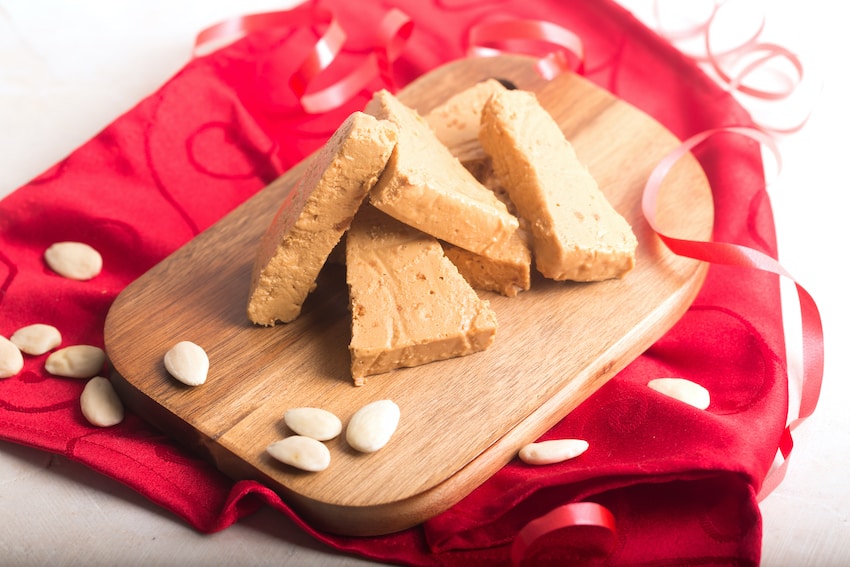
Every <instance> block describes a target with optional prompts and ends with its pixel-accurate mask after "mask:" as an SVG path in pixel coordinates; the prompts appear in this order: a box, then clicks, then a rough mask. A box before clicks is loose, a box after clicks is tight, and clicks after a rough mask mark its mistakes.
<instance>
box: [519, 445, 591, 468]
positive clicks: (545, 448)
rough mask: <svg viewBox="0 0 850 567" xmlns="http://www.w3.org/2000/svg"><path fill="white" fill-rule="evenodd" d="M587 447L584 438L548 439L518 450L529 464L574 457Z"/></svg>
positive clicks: (521, 457)
mask: <svg viewBox="0 0 850 567" xmlns="http://www.w3.org/2000/svg"><path fill="white" fill-rule="evenodd" d="M588 447H589V444H588V443H587V441H585V440H584V439H549V440H548V441H538V442H537V443H529V444H528V445H525V446H524V447H523V448H522V449H520V450H519V458H520V459H522V460H523V462H525V463H528V464H529V465H550V464H552V463H560V462H563V461H566V460H568V459H574V458H576V457H578V456H579V455H581V454H582V453H584V452H585V451H587V448H588Z"/></svg>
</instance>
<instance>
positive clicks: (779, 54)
mask: <svg viewBox="0 0 850 567" xmlns="http://www.w3.org/2000/svg"><path fill="white" fill-rule="evenodd" d="M739 3H740V0H739ZM712 4H713V6H712V9H711V10H710V13H709V15H708V17H707V18H706V19H705V20H704V21H701V22H698V23H696V24H694V25H693V26H690V27H686V28H683V29H681V30H669V29H665V28H664V27H663V25H662V23H661V19H662V18H661V7H660V5H661V2H660V0H654V2H653V15H654V18H655V22H656V25H657V26H658V31H659V33H661V34H662V35H664V36H665V37H666V38H667V39H668V40H671V41H676V40H682V39H689V38H693V37H698V36H700V35H701V36H702V39H703V45H704V48H705V53H704V55H698V54H694V53H688V54H687V55H688V56H689V57H691V58H692V59H694V60H695V61H697V62H701V63H705V64H707V65H708V66H709V67H710V69H711V70H712V71H713V72H714V74H715V76H716V78H717V81H718V82H719V83H720V84H721V85H723V86H724V87H725V88H726V89H727V90H729V91H732V92H739V93H741V94H744V95H747V96H749V97H753V98H755V99H760V100H763V101H773V102H778V101H783V100H787V99H788V98H789V97H790V96H791V95H792V94H793V93H794V92H796V91H797V87H798V86H799V85H800V84H801V83H802V82H803V63H802V60H801V58H800V57H799V56H798V55H797V54H796V53H794V52H793V51H791V50H790V49H788V48H786V47H784V46H782V45H778V44H775V43H770V42H762V41H760V38H761V35H762V33H763V32H764V29H765V24H766V17H765V16H764V14H760V17H759V18H758V22H757V24H756V25H755V27H754V29H753V31H752V33H751V34H750V35H748V36H747V37H745V38H744V39H743V40H741V41H740V42H739V43H738V44H737V45H734V46H732V47H730V48H728V49H726V50H723V51H720V50H718V49H716V48H715V47H714V45H713V44H712V35H713V34H714V33H715V32H716V30H717V27H718V26H719V25H720V24H719V23H718V22H719V21H720V19H721V16H722V15H723V11H724V10H730V9H731V8H730V6H734V5H736V2H734V1H732V0H714V1H713V2H712ZM733 15H734V14H733ZM776 60H783V61H785V62H786V63H787V64H788V66H790V68H792V69H793V70H794V73H795V76H794V77H792V79H791V80H790V81H789V82H788V84H787V85H786V86H784V87H783V88H778V89H775V90H774V89H769V88H759V87H756V86H753V85H751V84H747V83H746V80H747V79H748V78H749V77H750V76H751V75H753V74H754V73H755V72H756V71H758V70H759V69H762V68H764V67H765V66H766V65H768V64H769V63H770V62H773V61H776ZM735 66H739V68H738V69H737V71H736V72H734V73H733V72H731V71H728V70H727V69H730V68H733V67H735ZM810 114H811V111H809V112H806V113H805V114H804V116H803V117H802V118H801V119H800V120H799V121H798V122H797V123H795V124H793V125H792V126H789V127H780V126H768V125H767V124H766V123H761V124H759V127H761V128H762V129H764V130H769V131H772V132H775V133H777V134H789V133H793V132H796V131H799V130H800V129H801V128H802V127H803V126H804V125H805V124H806V122H808V118H809V115H810Z"/></svg>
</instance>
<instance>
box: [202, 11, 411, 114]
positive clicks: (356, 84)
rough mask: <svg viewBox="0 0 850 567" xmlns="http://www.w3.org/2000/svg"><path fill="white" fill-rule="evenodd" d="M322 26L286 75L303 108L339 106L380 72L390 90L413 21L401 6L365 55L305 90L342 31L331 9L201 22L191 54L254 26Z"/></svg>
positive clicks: (337, 47) (338, 46) (338, 44)
mask: <svg viewBox="0 0 850 567" xmlns="http://www.w3.org/2000/svg"><path fill="white" fill-rule="evenodd" d="M282 26H289V27H293V26H294V27H306V26H323V27H325V28H326V29H325V32H324V33H323V34H322V36H321V37H320V38H319V39H318V41H316V43H315V45H314V46H313V48H312V49H311V50H310V53H309V54H308V55H307V56H306V57H305V58H304V60H303V61H302V62H301V64H300V65H299V66H298V69H297V70H296V71H295V72H294V73H293V74H292V76H291V77H290V78H289V87H290V88H291V89H292V91H293V93H294V94H295V96H296V97H297V98H298V100H299V102H300V103H301V106H302V108H303V109H304V110H305V111H306V112H307V113H309V114H320V113H323V112H329V111H331V110H334V109H335V108H339V107H340V106H342V105H344V104H345V103H346V102H347V101H349V100H350V99H351V98H353V97H354V96H355V95H357V93H358V92H360V91H361V90H362V89H363V88H364V87H366V85H367V84H368V83H369V82H370V81H372V80H373V79H375V78H381V79H382V80H383V81H384V83H385V84H387V88H388V89H390V90H395V89H396V86H395V82H394V81H393V73H392V64H393V62H394V61H395V60H396V59H398V57H399V56H400V55H401V52H402V50H403V49H404V45H405V44H406V42H407V40H408V39H409V38H410V35H411V33H412V31H413V22H412V21H411V20H410V18H409V17H408V16H407V15H406V14H405V13H404V12H402V11H401V10H399V9H397V8H393V9H392V10H390V11H389V12H388V13H387V14H386V15H385V16H384V18H383V20H382V21H381V24H380V26H379V28H378V43H377V45H376V46H375V48H374V49H373V50H372V51H371V52H370V53H369V55H368V56H367V57H366V59H365V60H364V61H363V62H362V63H361V64H360V65H358V66H357V67H355V68H354V69H352V70H351V71H350V72H349V73H348V74H346V75H345V76H344V77H342V78H341V79H339V80H337V81H336V82H334V83H333V84H332V85H330V86H328V87H325V88H323V89H322V90H320V91H317V92H308V90H309V87H310V85H311V84H312V82H313V81H314V80H315V79H316V78H317V77H318V76H319V75H320V74H321V73H322V72H323V71H325V70H326V69H327V68H328V67H330V66H331V64H332V63H333V62H334V61H335V60H336V58H337V56H338V55H339V53H340V51H342V48H343V46H344V45H345V41H346V39H347V35H346V33H345V30H344V29H343V28H342V26H341V25H340V24H339V22H338V21H337V19H336V18H335V17H334V15H333V14H332V13H331V12H330V11H328V10H323V9H317V8H312V7H301V8H294V9H292V10H283V11H276V12H264V13H259V14H248V15H244V16H239V17H236V18H232V19H229V20H225V21H223V22H220V23H218V24H216V25H213V26H210V27H209V28H206V29H205V30H203V31H202V32H201V33H199V34H198V35H197V37H196V39H195V49H194V53H195V55H200V54H203V53H207V52H209V51H210V50H211V49H214V48H215V47H220V46H221V45H224V44H226V43H230V42H232V41H234V40H236V39H239V38H241V37H244V36H245V35H248V34H250V33H251V32H255V31H262V30H266V29H270V28H274V27H282Z"/></svg>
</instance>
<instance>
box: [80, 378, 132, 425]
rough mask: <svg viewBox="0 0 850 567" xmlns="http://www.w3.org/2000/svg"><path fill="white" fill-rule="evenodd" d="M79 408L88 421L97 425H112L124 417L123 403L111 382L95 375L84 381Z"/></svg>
mask: <svg viewBox="0 0 850 567" xmlns="http://www.w3.org/2000/svg"><path fill="white" fill-rule="evenodd" d="M80 409H81V410H83V416H84V417H85V418H86V420H88V422H89V423H91V424H92V425H95V426H97V427H112V426H113V425H117V424H119V423H121V421H123V419H124V405H123V404H122V403H121V399H120V398H119V397H118V394H117V393H116V392H115V388H113V387H112V382H110V381H109V380H107V379H106V378H104V377H102V376H95V377H94V378H92V379H91V380H89V381H88V382H87V383H86V386H85V388H83V393H82V394H80Z"/></svg>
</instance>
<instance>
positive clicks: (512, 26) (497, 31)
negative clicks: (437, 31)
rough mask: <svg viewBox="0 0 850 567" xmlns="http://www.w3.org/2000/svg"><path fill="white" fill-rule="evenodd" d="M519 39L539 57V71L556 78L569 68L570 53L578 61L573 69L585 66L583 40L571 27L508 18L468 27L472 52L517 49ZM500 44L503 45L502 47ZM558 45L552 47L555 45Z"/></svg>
mask: <svg viewBox="0 0 850 567" xmlns="http://www.w3.org/2000/svg"><path fill="white" fill-rule="evenodd" d="M519 43H522V44H523V45H524V46H525V48H526V49H525V50H524V51H526V52H527V53H528V54H530V55H540V54H541V53H542V55H541V56H540V58H539V59H538V60H537V64H536V69H537V72H538V73H540V75H541V76H542V77H543V78H544V79H547V80H548V79H553V78H554V77H556V76H557V75H559V74H561V73H563V72H565V71H567V70H569V69H570V56H572V58H573V59H574V60H575V61H576V62H575V63H574V70H575V72H577V73H582V72H583V70H584V44H583V43H582V41H581V38H580V37H579V36H577V35H576V34H574V33H573V32H571V31H570V30H568V29H566V28H564V27H561V26H559V25H556V24H553V23H551V22H546V21H541V20H506V21H499V22H486V23H481V24H478V25H476V26H474V27H472V28H471V29H470V30H469V47H468V49H467V53H468V54H469V55H470V56H478V57H491V56H494V55H499V54H500V53H504V52H514V53H516V52H518V51H519V50H518V49H517V47H518V45H517V44H519ZM500 46H501V47H500ZM553 47H554V48H555V49H554V50H552V48H553Z"/></svg>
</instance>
